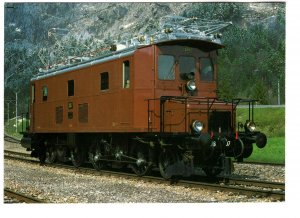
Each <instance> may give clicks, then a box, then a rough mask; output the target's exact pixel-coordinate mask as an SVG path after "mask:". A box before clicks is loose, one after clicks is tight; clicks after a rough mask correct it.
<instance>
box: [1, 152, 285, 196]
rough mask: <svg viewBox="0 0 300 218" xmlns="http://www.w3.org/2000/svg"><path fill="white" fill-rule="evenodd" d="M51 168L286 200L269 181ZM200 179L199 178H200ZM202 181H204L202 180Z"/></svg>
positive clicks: (278, 185) (281, 186) (13, 155)
mask: <svg viewBox="0 0 300 218" xmlns="http://www.w3.org/2000/svg"><path fill="white" fill-rule="evenodd" d="M4 153H5V158H11V159H12V158H13V159H17V160H22V161H28V162H31V163H32V162H34V163H37V164H39V161H38V160H37V159H36V160H32V159H28V157H29V155H28V154H23V153H22V154H20V155H19V156H18V153H17V152H11V151H8V152H7V151H5V152H4ZM48 166H51V167H59V168H67V169H72V170H76V172H78V170H79V171H80V172H81V173H87V174H91V173H92V174H96V175H110V176H117V177H125V178H130V179H135V180H137V181H148V182H157V183H166V184H169V185H174V186H175V185H179V186H184V187H190V188H200V189H209V190H213V191H224V192H232V193H234V194H240V195H247V196H257V197H270V198H272V199H276V200H279V201H284V200H285V184H284V183H277V182H268V181H258V180H249V179H237V178H230V177H229V178H217V179H215V180H212V181H209V182H201V181H195V180H194V181H189V180H181V179H179V178H177V179H172V180H164V179H163V178H161V177H157V176H144V177H138V176H137V175H135V174H132V173H125V172H117V171H106V170H101V171H96V170H95V169H93V168H89V167H79V168H75V167H74V166H72V165H65V164H51V165H48ZM198 179H199V177H198ZM200 180H202V179H200Z"/></svg>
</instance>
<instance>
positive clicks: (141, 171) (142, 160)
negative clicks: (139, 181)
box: [132, 152, 152, 176]
mask: <svg viewBox="0 0 300 218" xmlns="http://www.w3.org/2000/svg"><path fill="white" fill-rule="evenodd" d="M151 168H152V165H151V164H148V162H147V160H146V156H145V154H144V153H143V152H138V153H137V160H136V164H133V165H132V170H133V172H134V173H135V174H136V175H138V176H145V175H147V174H148V173H149V171H150V170H151Z"/></svg>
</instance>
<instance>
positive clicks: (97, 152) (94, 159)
mask: <svg viewBox="0 0 300 218" xmlns="http://www.w3.org/2000/svg"><path fill="white" fill-rule="evenodd" d="M102 156H103V155H102V153H101V147H100V145H93V146H91V147H90V150H89V161H90V162H91V163H92V165H93V167H94V168H95V169H96V170H101V169H103V167H104V162H103V161H101V160H99V159H100V158H101V157H102Z"/></svg>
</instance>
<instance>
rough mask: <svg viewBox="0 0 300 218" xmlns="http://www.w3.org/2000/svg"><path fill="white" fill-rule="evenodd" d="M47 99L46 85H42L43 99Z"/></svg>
mask: <svg viewBox="0 0 300 218" xmlns="http://www.w3.org/2000/svg"><path fill="white" fill-rule="evenodd" d="M47 99H48V87H47V86H43V101H47Z"/></svg>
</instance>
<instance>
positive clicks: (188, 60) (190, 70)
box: [179, 56, 196, 80]
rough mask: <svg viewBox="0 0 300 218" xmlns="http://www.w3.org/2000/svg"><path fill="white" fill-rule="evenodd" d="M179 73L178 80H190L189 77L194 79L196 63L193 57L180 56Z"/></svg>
mask: <svg viewBox="0 0 300 218" xmlns="http://www.w3.org/2000/svg"><path fill="white" fill-rule="evenodd" d="M179 71H180V78H181V79H183V80H185V79H191V78H190V77H191V76H192V77H194V75H195V71H196V62H195V58H194V57H188V56H180V57H179Z"/></svg>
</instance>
